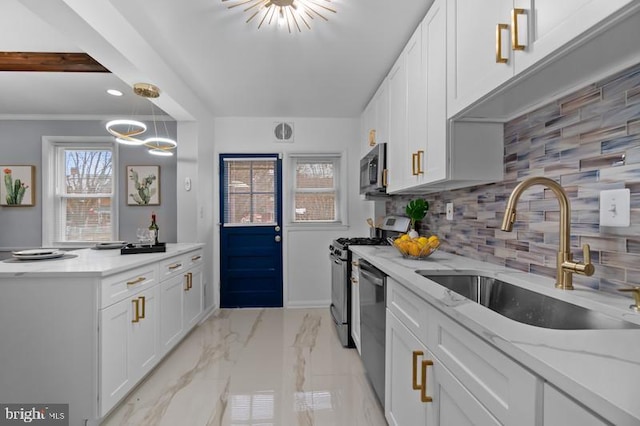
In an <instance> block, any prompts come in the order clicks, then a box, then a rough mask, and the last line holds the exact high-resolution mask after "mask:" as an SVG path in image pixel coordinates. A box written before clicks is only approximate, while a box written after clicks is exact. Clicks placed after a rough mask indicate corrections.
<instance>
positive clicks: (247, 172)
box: [223, 157, 278, 226]
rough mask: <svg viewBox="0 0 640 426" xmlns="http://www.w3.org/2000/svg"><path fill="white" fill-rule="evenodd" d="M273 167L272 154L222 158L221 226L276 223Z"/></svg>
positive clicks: (275, 176)
mask: <svg viewBox="0 0 640 426" xmlns="http://www.w3.org/2000/svg"><path fill="white" fill-rule="evenodd" d="M276 167H277V159H276V158H248V157H229V158H224V187H225V199H224V219H223V220H224V224H225V226H228V225H243V226H248V225H252V224H256V225H270V224H275V223H276V220H277V214H278V211H277V208H278V206H277V203H276V197H277V194H276V190H277V188H278V179H277V173H276Z"/></svg>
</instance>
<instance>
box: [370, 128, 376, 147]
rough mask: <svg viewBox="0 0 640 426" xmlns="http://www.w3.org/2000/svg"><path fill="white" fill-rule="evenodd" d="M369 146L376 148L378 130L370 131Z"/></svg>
mask: <svg viewBox="0 0 640 426" xmlns="http://www.w3.org/2000/svg"><path fill="white" fill-rule="evenodd" d="M369 146H376V129H371V130H369Z"/></svg>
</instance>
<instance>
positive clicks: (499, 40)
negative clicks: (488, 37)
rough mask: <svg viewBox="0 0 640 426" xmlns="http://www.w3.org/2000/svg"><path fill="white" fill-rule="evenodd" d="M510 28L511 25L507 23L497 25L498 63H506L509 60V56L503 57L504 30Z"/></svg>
mask: <svg viewBox="0 0 640 426" xmlns="http://www.w3.org/2000/svg"><path fill="white" fill-rule="evenodd" d="M508 29H509V25H507V24H498V25H496V63H498V64H506V63H507V61H508V60H509V59H508V58H503V57H502V31H504V30H508Z"/></svg>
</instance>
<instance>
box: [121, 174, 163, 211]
mask: <svg viewBox="0 0 640 426" xmlns="http://www.w3.org/2000/svg"><path fill="white" fill-rule="evenodd" d="M159 181H160V166H128V167H127V182H128V185H127V204H128V205H130V206H153V205H158V204H160V193H159V192H160V182H159Z"/></svg>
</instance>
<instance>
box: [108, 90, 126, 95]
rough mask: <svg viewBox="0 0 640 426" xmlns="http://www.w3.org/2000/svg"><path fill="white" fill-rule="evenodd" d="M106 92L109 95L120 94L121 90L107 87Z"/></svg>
mask: <svg viewBox="0 0 640 426" xmlns="http://www.w3.org/2000/svg"><path fill="white" fill-rule="evenodd" d="M107 93H108V94H110V95H111V96H122V92H121V91H119V90H117V89H109V90H107Z"/></svg>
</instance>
